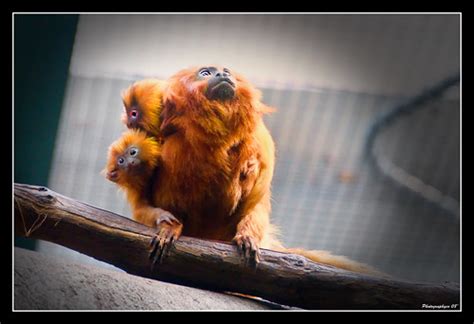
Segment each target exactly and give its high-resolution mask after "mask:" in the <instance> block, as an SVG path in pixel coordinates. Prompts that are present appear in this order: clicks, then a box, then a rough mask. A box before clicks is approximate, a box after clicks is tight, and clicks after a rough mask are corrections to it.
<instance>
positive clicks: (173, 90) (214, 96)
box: [165, 66, 261, 115]
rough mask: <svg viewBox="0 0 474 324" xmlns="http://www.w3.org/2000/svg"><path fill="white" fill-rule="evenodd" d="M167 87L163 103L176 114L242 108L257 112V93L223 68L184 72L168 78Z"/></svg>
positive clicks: (246, 83)
mask: <svg viewBox="0 0 474 324" xmlns="http://www.w3.org/2000/svg"><path fill="white" fill-rule="evenodd" d="M168 86H169V87H168V89H170V90H168V91H166V93H165V101H166V102H169V103H172V106H173V107H174V108H175V109H176V110H177V111H178V112H179V111H181V112H186V111H189V110H193V111H195V112H197V113H199V112H203V111H206V110H208V111H213V112H216V111H218V112H219V113H222V114H225V113H226V112H235V111H236V109H237V107H242V106H249V107H251V108H252V109H254V110H258V109H259V104H258V103H259V101H260V98H261V93H260V92H259V91H258V90H257V89H255V88H254V87H253V86H252V85H251V84H250V83H249V82H248V81H246V80H245V79H244V78H243V77H242V76H241V75H239V74H237V73H235V72H233V71H231V70H230V69H228V68H226V67H216V66H204V67H199V68H190V69H185V70H182V71H180V72H178V73H177V74H175V75H174V76H172V77H171V78H170V79H169V83H168ZM204 115H205V113H204Z"/></svg>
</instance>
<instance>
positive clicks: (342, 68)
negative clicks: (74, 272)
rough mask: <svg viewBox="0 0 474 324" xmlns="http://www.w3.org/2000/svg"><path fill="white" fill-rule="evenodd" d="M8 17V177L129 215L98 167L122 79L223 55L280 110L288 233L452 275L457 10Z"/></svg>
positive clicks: (456, 243) (423, 277)
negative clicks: (11, 105) (11, 93)
mask: <svg viewBox="0 0 474 324" xmlns="http://www.w3.org/2000/svg"><path fill="white" fill-rule="evenodd" d="M14 27H15V30H14V41H15V57H14V58H15V75H14V77H15V83H14V85H15V88H14V90H15V97H14V99H15V109H14V135H15V142H14V143H15V148H14V150H15V152H14V153H15V163H14V171H15V173H14V174H15V179H14V180H15V182H23V183H32V184H42V185H47V186H49V187H50V188H51V189H52V190H55V191H57V192H59V193H61V194H63V195H67V196H70V197H73V198H75V199H78V200H81V201H84V202H87V203H89V204H92V205H95V206H98V207H101V208H105V209H109V210H112V211H114V212H117V213H119V214H121V215H124V216H128V217H130V210H129V208H128V206H127V204H126V202H125V199H124V197H123V195H122V193H120V192H119V191H118V190H117V187H116V186H115V185H114V184H112V183H111V182H108V181H107V180H106V179H105V178H104V177H103V176H101V175H100V171H101V170H102V169H103V167H104V166H105V161H106V155H107V148H108V146H109V145H110V143H111V142H113V141H114V140H115V139H117V138H118V137H119V136H120V134H121V133H122V131H124V129H125V128H124V126H123V125H122V124H121V122H120V115H121V112H122V103H121V97H120V93H121V91H122V90H123V89H124V88H126V87H127V86H129V85H130V84H131V83H132V82H133V81H135V80H139V79H142V78H145V77H158V78H168V77H169V76H171V75H172V74H173V73H175V72H177V71H178V70H180V69H182V68H184V67H188V66H194V65H210V64H220V65H223V66H226V67H229V68H231V69H234V70H236V71H238V72H240V73H242V74H244V75H245V76H247V77H248V79H250V80H251V81H252V82H253V83H254V84H255V85H256V86H257V87H258V88H259V89H261V90H262V92H263V101H264V102H265V103H266V104H268V105H271V106H273V107H275V108H277V111H276V112H275V113H273V114H272V115H269V116H266V117H265V122H266V124H267V125H268V127H269V129H270V131H271V133H272V135H273V137H274V139H275V142H276V147H277V162H276V170H275V175H274V179H273V212H272V216H271V217H272V220H273V222H274V223H276V224H277V225H279V227H280V229H281V233H282V236H281V238H282V240H283V242H284V243H285V244H286V245H287V246H291V247H296V246H299V247H304V248H307V249H325V250H329V251H332V252H333V253H336V254H341V255H345V256H348V257H350V258H352V259H355V260H357V261H360V262H365V263H368V264H370V265H372V266H375V267H377V268H379V269H380V270H382V271H385V272H387V273H389V274H392V275H394V276H397V277H400V278H405V279H410V280H417V281H431V282H442V281H446V280H449V281H459V279H460V272H459V271H460V254H459V252H460V251H459V250H460V112H461V111H460V88H459V82H458V81H457V77H456V76H457V75H459V73H460V45H461V43H460V15H459V14H423V15H421V14H404V15H401V14H397V15H396V14H307V15H290V14H239V15H237V14H213V15H209V14H186V15H184V14H164V15H162V14H149V15H141V14H140V15H123V14H83V15H18V14H16V15H15V16H14ZM446 80H448V81H446ZM443 82H445V83H444V84H443ZM440 84H441V85H440ZM432 87H437V89H433V88H432ZM420 96H421V97H420ZM414 98H415V99H416V98H418V99H419V100H414ZM423 98H425V99H426V98H428V99H430V100H422V99H423ZM15 243H16V244H17V245H19V246H26V247H29V248H32V249H36V250H39V251H42V252H45V253H54V254H60V255H63V256H65V257H68V258H75V259H78V260H81V261H82V262H89V263H95V264H97V265H100V266H107V267H112V266H109V265H106V264H104V263H101V262H99V261H96V260H94V259H92V258H89V257H87V256H84V255H81V254H79V253H77V252H74V251H71V250H68V249H66V248H63V247H60V246H57V245H54V244H51V243H47V242H38V241H37V242H34V241H30V240H24V239H18V240H16V241H15Z"/></svg>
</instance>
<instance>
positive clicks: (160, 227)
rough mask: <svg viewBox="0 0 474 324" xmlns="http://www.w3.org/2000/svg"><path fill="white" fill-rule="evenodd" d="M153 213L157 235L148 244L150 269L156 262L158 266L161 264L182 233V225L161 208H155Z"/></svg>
mask: <svg viewBox="0 0 474 324" xmlns="http://www.w3.org/2000/svg"><path fill="white" fill-rule="evenodd" d="M155 212H156V220H155V227H156V228H157V233H156V235H155V236H154V237H153V238H152V240H151V242H150V246H151V252H150V260H151V261H152V268H153V266H154V265H155V264H156V262H158V261H159V263H160V264H161V263H162V262H163V259H164V257H165V256H167V255H168V253H169V250H170V248H171V246H172V244H173V242H174V241H176V240H177V239H178V238H179V237H180V236H181V232H182V231H183V224H182V223H181V222H180V221H179V220H178V219H177V218H176V217H174V216H173V215H172V214H171V213H169V212H167V211H166V210H163V209H161V208H155Z"/></svg>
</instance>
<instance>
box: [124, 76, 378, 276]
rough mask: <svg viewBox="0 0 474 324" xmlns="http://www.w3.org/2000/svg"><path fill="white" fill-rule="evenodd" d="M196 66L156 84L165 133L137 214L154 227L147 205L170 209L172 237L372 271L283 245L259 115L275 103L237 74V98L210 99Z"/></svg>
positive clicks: (271, 157) (270, 153) (269, 148)
mask: <svg viewBox="0 0 474 324" xmlns="http://www.w3.org/2000/svg"><path fill="white" fill-rule="evenodd" d="M197 71H198V69H196V68H190V69H185V70H182V71H180V72H178V73H177V74H175V75H174V76H172V77H171V78H170V79H169V80H168V81H167V83H166V86H164V87H163V88H161V90H160V91H163V93H162V106H161V109H162V112H161V118H160V121H161V122H160V123H159V125H160V132H161V133H167V134H169V135H168V136H166V137H165V139H164V142H163V144H162V146H161V153H160V166H159V170H158V172H155V173H154V174H153V178H152V179H151V183H152V188H151V203H150V204H149V205H146V204H142V206H141V207H140V208H141V210H143V211H142V212H141V215H142V216H141V218H140V220H141V221H142V222H143V223H145V224H151V225H150V226H156V217H157V216H156V213H155V212H154V210H153V207H152V206H156V207H159V208H162V209H163V210H166V211H169V212H170V213H172V215H174V217H175V218H174V219H175V223H176V224H179V225H180V227H179V228H178V227H175V229H176V230H175V231H174V234H175V236H174V238H175V239H176V238H177V237H179V235H181V233H182V234H183V235H187V236H192V237H198V238H203V239H215V240H223V241H233V242H234V243H236V244H237V245H238V246H239V247H245V248H246V249H247V252H245V251H244V252H245V253H248V251H249V249H251V250H253V252H254V253H255V260H256V261H257V262H258V259H259V254H258V249H259V248H267V249H273V250H277V251H282V252H289V253H296V254H300V255H302V256H305V257H307V258H309V259H311V260H313V261H316V262H321V263H326V264H329V265H334V266H336V267H340V268H343V269H347V270H351V271H357V272H365V273H370V274H375V273H376V271H373V270H372V269H371V268H370V267H367V266H365V265H362V264H360V263H357V262H354V261H351V260H349V259H347V258H344V257H341V256H334V255H331V254H330V253H328V252H326V251H306V250H303V249H287V248H285V247H283V245H282V244H281V242H280V241H279V240H278V239H277V229H276V227H275V226H274V225H273V224H271V223H270V218H269V215H270V211H271V203H270V198H271V190H270V189H271V180H272V177H273V171H274V163H275V147H274V142H273V139H272V136H271V135H270V133H269V131H268V129H267V128H266V126H265V124H264V122H263V120H262V115H263V114H265V113H268V112H271V111H273V109H272V108H270V107H267V106H266V105H264V104H263V103H262V102H261V93H260V92H259V91H258V90H257V89H255V88H254V87H253V86H252V85H251V84H250V83H249V82H248V81H246V80H245V79H244V78H243V77H242V76H240V75H238V74H235V73H232V74H233V76H234V79H235V81H236V82H235V84H236V87H235V95H234V97H233V98H232V99H229V100H223V101H222V100H210V99H208V98H207V96H206V95H205V93H206V90H207V87H208V84H207V81H206V80H200V79H199V78H197V77H196V73H197ZM136 90H137V89H135V96H136V95H137V94H138V92H137V91H136ZM142 93H144V94H145V96H146V95H148V94H149V92H147V91H144V92H142ZM138 96H140V95H139V94H138ZM125 97H127V96H125ZM125 97H124V98H125ZM127 98H128V97H127ZM127 100H128V99H127ZM137 100H139V98H138V99H137ZM124 102H125V99H124ZM148 128H149V127H148ZM170 129H171V130H172V132H167V130H170ZM155 132H156V131H155ZM132 202H133V199H132ZM160 210H161V209H160ZM172 223H173V222H172ZM245 253H244V254H245ZM248 256H249V255H248V254H247V255H246V257H248Z"/></svg>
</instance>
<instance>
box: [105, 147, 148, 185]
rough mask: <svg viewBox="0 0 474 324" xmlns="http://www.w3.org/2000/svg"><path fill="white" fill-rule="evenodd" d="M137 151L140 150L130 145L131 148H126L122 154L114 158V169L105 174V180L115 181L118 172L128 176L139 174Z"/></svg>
mask: <svg viewBox="0 0 474 324" xmlns="http://www.w3.org/2000/svg"><path fill="white" fill-rule="evenodd" d="M139 151H140V149H139V148H138V147H137V146H136V145H133V144H132V146H129V147H127V148H126V149H125V152H123V154H121V155H118V156H117V157H116V158H115V168H114V169H112V170H110V171H109V172H107V179H109V180H110V181H113V182H115V181H117V180H118V177H119V171H121V172H127V173H129V174H133V173H139V170H140V168H141V160H140V156H139Z"/></svg>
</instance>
